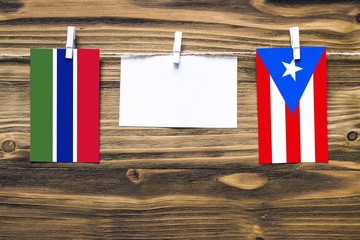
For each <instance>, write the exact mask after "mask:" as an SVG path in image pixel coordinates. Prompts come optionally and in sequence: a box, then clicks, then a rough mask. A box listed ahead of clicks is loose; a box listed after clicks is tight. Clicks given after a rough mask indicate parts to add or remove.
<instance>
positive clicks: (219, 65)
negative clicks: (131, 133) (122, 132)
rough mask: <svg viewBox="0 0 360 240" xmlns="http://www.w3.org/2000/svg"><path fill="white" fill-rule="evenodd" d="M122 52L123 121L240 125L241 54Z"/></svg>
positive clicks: (151, 124) (128, 123) (135, 123)
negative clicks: (177, 56) (175, 59)
mask: <svg viewBox="0 0 360 240" xmlns="http://www.w3.org/2000/svg"><path fill="white" fill-rule="evenodd" d="M172 58H173V57H172V56H155V57H153V56H151V57H149V56H147V57H122V58H121V81H120V82H121V84H120V117H119V122H120V124H119V125H120V126H138V127H139V126H142V127H175V128H236V127H237V58H236V57H213V56H211V57H208V56H181V59H180V64H174V63H173V61H172Z"/></svg>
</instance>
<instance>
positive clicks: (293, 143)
mask: <svg viewBox="0 0 360 240" xmlns="http://www.w3.org/2000/svg"><path fill="white" fill-rule="evenodd" d="M285 112H286V113H285V116H286V117H285V118H286V162H287V163H299V162H300V160H301V152H300V145H301V144H300V102H299V104H298V106H297V107H296V109H295V112H294V113H291V111H290V109H289V107H288V106H287V105H286V104H285Z"/></svg>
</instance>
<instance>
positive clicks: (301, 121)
mask: <svg viewBox="0 0 360 240" xmlns="http://www.w3.org/2000/svg"><path fill="white" fill-rule="evenodd" d="M300 51H301V59H300V60H293V52H292V48H263V49H257V51H256V80H257V99H258V134H259V135H258V141H259V163H260V164H271V163H300V162H328V137H327V111H326V49H325V47H302V48H301V49H300Z"/></svg>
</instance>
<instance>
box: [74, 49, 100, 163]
mask: <svg viewBox="0 0 360 240" xmlns="http://www.w3.org/2000/svg"><path fill="white" fill-rule="evenodd" d="M77 51H78V127H77V128H78V136H77V141H78V150H77V151H78V159H77V161H78V162H96V163H98V162H99V161H100V159H99V158H100V154H99V147H100V146H99V142H100V136H99V108H100V106H99V74H100V72H99V68H100V51H99V50H98V49H78V50H77Z"/></svg>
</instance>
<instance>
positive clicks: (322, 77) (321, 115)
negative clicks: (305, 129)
mask: <svg viewBox="0 0 360 240" xmlns="http://www.w3.org/2000/svg"><path fill="white" fill-rule="evenodd" d="M326 92H327V84H326V49H325V50H324V53H323V55H322V56H321V58H320V61H319V63H318V66H317V67H316V69H315V72H314V105H315V106H314V112H315V113H314V114H315V161H316V162H328V132H327V110H326V108H327V103H326Z"/></svg>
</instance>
